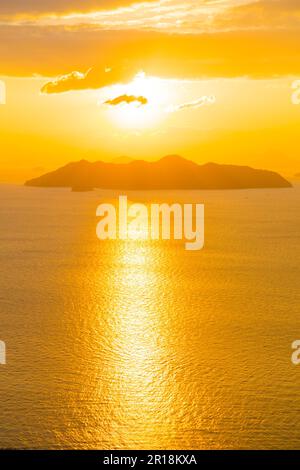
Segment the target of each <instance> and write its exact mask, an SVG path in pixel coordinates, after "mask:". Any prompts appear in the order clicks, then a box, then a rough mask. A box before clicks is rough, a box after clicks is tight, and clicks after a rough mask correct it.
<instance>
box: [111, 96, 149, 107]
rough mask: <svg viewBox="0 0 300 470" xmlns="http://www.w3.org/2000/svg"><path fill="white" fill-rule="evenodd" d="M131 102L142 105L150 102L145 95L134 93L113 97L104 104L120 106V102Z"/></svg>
mask: <svg viewBox="0 0 300 470" xmlns="http://www.w3.org/2000/svg"><path fill="white" fill-rule="evenodd" d="M124 103H125V104H131V103H138V104H140V105H141V106H145V105H146V104H148V100H147V98H145V97H144V96H134V95H121V96H117V97H116V98H113V99H111V100H107V101H105V102H104V104H107V105H110V106H119V105H120V104H124Z"/></svg>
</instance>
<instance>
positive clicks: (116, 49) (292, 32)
mask: <svg viewBox="0 0 300 470" xmlns="http://www.w3.org/2000/svg"><path fill="white" fill-rule="evenodd" d="M299 44H300V4H299V2H298V1H297V0H286V1H279V0H264V1H260V0H257V1H253V0H252V1H251V0H231V1H229V0H218V1H217V0H203V1H201V0H186V1H184V2H183V1H181V0H160V1H155V0H153V1H148V2H136V3H133V2H131V1H130V0H115V1H114V0H109V1H108V0H107V1H106V0H98V1H97V0H88V1H84V2H83V1H79V0H60V1H58V0H52V1H50V0H45V1H43V2H40V1H34V0H31V1H23V0H22V1H21V0H12V1H9V2H8V1H3V2H1V4H0V78H1V80H2V81H4V82H5V84H6V89H7V103H6V105H5V106H0V124H1V125H0V138H1V147H2V148H1V150H2V151H1V156H0V181H18V182H22V181H24V179H27V178H30V177H34V176H37V175H38V174H39V172H43V171H45V170H51V169H53V168H55V167H56V166H59V165H62V164H65V163H67V162H68V161H70V160H76V159H80V158H88V159H90V160H98V159H105V160H108V159H111V158H115V157H119V156H122V155H128V156H131V157H134V158H145V159H151V160H153V159H157V158H160V157H162V156H163V155H165V154H173V153H176V154H181V155H183V156H185V157H186V158H191V159H193V160H195V161H197V162H199V163H205V162H207V161H216V162H219V163H235V164H246V165H251V166H256V167H259V168H267V169H274V170H277V171H280V172H282V173H283V174H284V175H285V176H293V175H294V174H295V173H299V172H300V156H299V151H298V149H297V147H298V146H297V142H298V134H299V132H298V130H299V124H300V106H296V105H295V104H293V102H292V96H293V89H292V84H293V83H294V82H295V80H298V79H299V78H300V47H299Z"/></svg>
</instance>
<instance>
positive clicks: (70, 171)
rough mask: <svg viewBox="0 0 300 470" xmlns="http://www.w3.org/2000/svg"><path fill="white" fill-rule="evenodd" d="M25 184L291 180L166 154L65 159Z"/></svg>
mask: <svg viewBox="0 0 300 470" xmlns="http://www.w3.org/2000/svg"><path fill="white" fill-rule="evenodd" d="M25 184H26V185H27V186H39V187H70V188H73V189H74V190H77V189H76V188H79V189H78V190H80V191H84V190H89V189H92V188H102V189H118V190H153V189H156V190H159V189H162V190H163V189H174V190H176V189H184V190H187V189H192V190H196V189H246V188H289V187H291V184H290V183H289V182H288V181H287V180H286V179H284V178H283V177H282V176H281V175H279V174H278V173H275V172H272V171H268V170H256V169H253V168H250V167H248V166H237V165H219V164H217V163H212V162H210V163H206V164H204V165H198V164H197V163H195V162H193V161H191V160H186V159H184V158H183V157H181V156H179V155H167V156H166V157H163V158H162V159H160V160H158V161H154V162H147V161H144V160H133V161H129V162H128V163H107V162H102V161H99V162H94V163H92V162H89V161H87V160H81V161H79V162H73V163H69V164H68V165H66V166H64V167H62V168H59V169H57V170H55V171H53V172H51V173H47V174H45V175H43V176H40V177H39V178H34V179H32V180H30V181H27V182H26V183H25Z"/></svg>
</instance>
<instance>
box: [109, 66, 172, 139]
mask: <svg viewBox="0 0 300 470" xmlns="http://www.w3.org/2000/svg"><path fill="white" fill-rule="evenodd" d="M123 94H126V95H129V96H136V97H144V98H146V100H147V103H146V104H141V103H140V102H133V103H130V104H128V103H123V104H122V103H121V104H119V105H118V106H114V107H113V106H111V107H110V108H109V109H108V110H107V112H108V114H109V118H110V119H111V121H112V122H113V123H114V124H115V125H117V126H118V127H121V128H124V129H137V130H138V129H147V128H152V127H156V126H159V124H160V123H161V121H162V120H163V119H165V118H166V113H165V108H166V104H167V102H168V95H169V92H168V87H167V85H166V81H165V80H163V79H160V78H157V77H148V76H146V75H145V74H144V73H139V74H138V75H137V76H136V77H135V78H134V79H133V80H132V82H130V83H129V84H128V85H117V86H114V87H112V88H111V90H110V95H111V97H112V98H115V97H116V96H121V95H123Z"/></svg>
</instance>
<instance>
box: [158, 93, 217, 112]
mask: <svg viewBox="0 0 300 470" xmlns="http://www.w3.org/2000/svg"><path fill="white" fill-rule="evenodd" d="M215 102H216V97H215V96H213V95H212V96H201V98H198V99H197V100H195V101H189V102H187V103H181V104H177V105H172V106H169V107H168V108H167V109H166V112H167V113H176V112H177V111H183V110H185V109H198V108H202V106H205V105H209V104H214V103H215Z"/></svg>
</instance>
